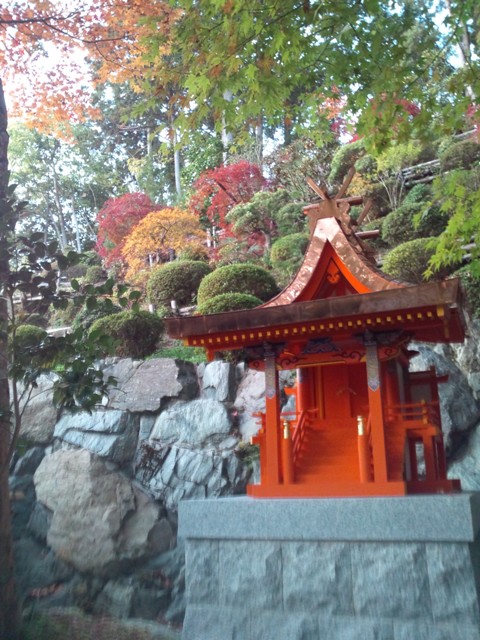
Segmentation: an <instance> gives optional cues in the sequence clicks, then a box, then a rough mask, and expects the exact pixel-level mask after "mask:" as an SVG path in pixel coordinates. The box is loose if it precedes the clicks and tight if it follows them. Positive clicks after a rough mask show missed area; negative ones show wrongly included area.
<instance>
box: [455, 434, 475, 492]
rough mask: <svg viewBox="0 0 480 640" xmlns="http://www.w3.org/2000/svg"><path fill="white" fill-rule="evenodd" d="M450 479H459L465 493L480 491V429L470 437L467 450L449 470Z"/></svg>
mask: <svg viewBox="0 0 480 640" xmlns="http://www.w3.org/2000/svg"><path fill="white" fill-rule="evenodd" d="M448 477H449V478H458V479H459V480H460V482H461V483H462V489H463V491H479V490H480V428H479V427H476V429H474V430H473V431H472V433H471V435H470V439H469V442H468V444H467V446H466V448H465V450H464V451H463V452H462V453H461V454H460V455H459V457H458V458H456V459H455V460H454V461H453V462H452V464H451V465H450V466H449V468H448Z"/></svg>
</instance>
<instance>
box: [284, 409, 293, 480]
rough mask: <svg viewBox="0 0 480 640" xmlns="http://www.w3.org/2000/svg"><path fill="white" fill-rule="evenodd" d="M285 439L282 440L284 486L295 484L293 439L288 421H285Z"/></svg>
mask: <svg viewBox="0 0 480 640" xmlns="http://www.w3.org/2000/svg"><path fill="white" fill-rule="evenodd" d="M282 426H283V438H282V470H283V484H293V482H294V481H295V474H294V469H293V450H292V438H291V434H290V424H289V422H288V420H284V421H283V425H282Z"/></svg>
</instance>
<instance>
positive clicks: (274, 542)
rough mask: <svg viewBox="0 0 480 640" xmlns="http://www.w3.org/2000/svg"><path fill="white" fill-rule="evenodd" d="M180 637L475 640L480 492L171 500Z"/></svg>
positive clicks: (478, 636)
mask: <svg viewBox="0 0 480 640" xmlns="http://www.w3.org/2000/svg"><path fill="white" fill-rule="evenodd" d="M179 526H180V530H179V535H180V536H181V537H183V538H185V540H186V588H187V612H186V618H185V624H184V631H183V639H184V640H374V639H375V640H454V639H456V638H462V640H480V604H479V603H480V599H479V594H480V538H479V535H478V534H479V530H480V494H457V495H437V496H414V497H399V498H364V499H358V498H356V499H353V498H344V499H285V500H283V499H278V500H260V499H252V498H244V497H238V498H224V499H217V500H204V501H200V500H199V501H188V502H183V503H181V504H180V512H179Z"/></svg>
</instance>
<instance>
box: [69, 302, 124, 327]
mask: <svg viewBox="0 0 480 640" xmlns="http://www.w3.org/2000/svg"><path fill="white" fill-rule="evenodd" d="M120 311H123V309H122V307H120V306H119V305H118V304H114V303H113V302H112V301H111V300H110V298H99V299H98V300H97V304H96V305H95V306H94V307H93V308H92V309H87V307H86V306H85V305H84V306H83V307H81V308H80V310H79V312H78V313H77V315H76V316H75V318H74V320H73V322H72V329H73V330H76V329H79V328H80V327H81V328H82V329H84V330H85V331H86V330H87V329H89V328H90V327H91V326H92V324H93V323H94V322H95V320H98V319H99V318H104V317H105V316H111V315H112V314H113V313H120Z"/></svg>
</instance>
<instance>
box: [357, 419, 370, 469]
mask: <svg viewBox="0 0 480 640" xmlns="http://www.w3.org/2000/svg"><path fill="white" fill-rule="evenodd" d="M357 426H358V440H357V443H358V444H357V446H358V470H359V472H360V482H371V481H372V474H371V468H370V450H369V445H368V436H367V434H366V433H365V423H364V421H363V416H357Z"/></svg>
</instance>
